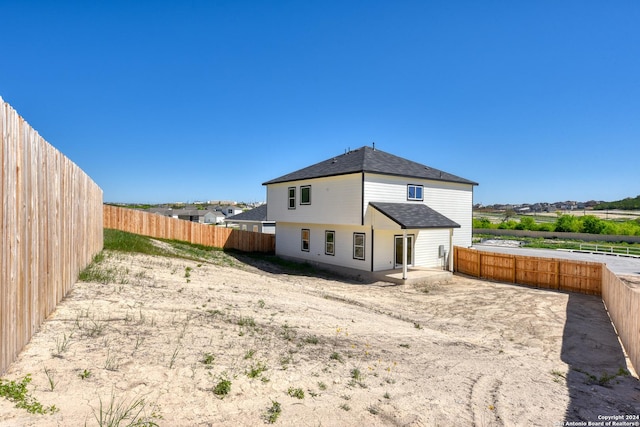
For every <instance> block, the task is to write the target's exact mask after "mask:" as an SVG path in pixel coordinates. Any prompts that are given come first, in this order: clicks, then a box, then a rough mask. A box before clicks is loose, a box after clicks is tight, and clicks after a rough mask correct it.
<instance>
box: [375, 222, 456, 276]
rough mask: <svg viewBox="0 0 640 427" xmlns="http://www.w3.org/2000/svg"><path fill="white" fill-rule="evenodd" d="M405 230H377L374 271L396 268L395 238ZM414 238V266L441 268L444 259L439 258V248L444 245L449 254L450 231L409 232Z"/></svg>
mask: <svg viewBox="0 0 640 427" xmlns="http://www.w3.org/2000/svg"><path fill="white" fill-rule="evenodd" d="M402 234H403V230H401V229H398V228H397V229H395V230H384V229H376V230H375V235H374V245H375V252H374V256H373V260H374V266H373V268H374V271H381V270H391V269H393V268H394V267H395V236H401V235H402ZM407 234H408V235H409V234H412V235H413V236H414V248H413V265H414V266H416V267H426V268H441V267H442V265H443V259H442V258H440V257H439V252H438V250H439V246H440V245H444V247H445V251H446V252H447V256H448V252H449V230H407Z"/></svg>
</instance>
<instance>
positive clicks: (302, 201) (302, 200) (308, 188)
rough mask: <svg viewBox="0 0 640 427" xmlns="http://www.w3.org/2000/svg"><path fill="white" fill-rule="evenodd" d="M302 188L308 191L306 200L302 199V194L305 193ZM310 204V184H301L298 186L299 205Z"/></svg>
mask: <svg viewBox="0 0 640 427" xmlns="http://www.w3.org/2000/svg"><path fill="white" fill-rule="evenodd" d="M304 190H308V193H309V195H308V197H309V200H308V201H306V202H305V201H304V197H303V195H304V193H305V192H304ZM310 204H311V186H310V185H301V186H300V205H310Z"/></svg>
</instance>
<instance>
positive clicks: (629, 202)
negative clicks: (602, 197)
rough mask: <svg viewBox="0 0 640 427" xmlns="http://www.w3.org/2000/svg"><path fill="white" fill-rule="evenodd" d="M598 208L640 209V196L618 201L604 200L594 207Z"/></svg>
mask: <svg viewBox="0 0 640 427" xmlns="http://www.w3.org/2000/svg"><path fill="white" fill-rule="evenodd" d="M593 209H597V210H602V211H603V210H607V209H621V210H640V196H636V197H634V198H631V197H627V198H626V199H622V200H618V201H616V202H602V203H600V204H598V205H596V206H594V207H593Z"/></svg>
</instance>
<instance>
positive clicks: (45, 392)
mask: <svg viewBox="0 0 640 427" xmlns="http://www.w3.org/2000/svg"><path fill="white" fill-rule="evenodd" d="M101 268H103V269H107V270H108V271H109V272H110V273H111V274H112V276H113V277H115V280H113V281H110V283H106V284H105V283H84V282H81V283H77V284H76V285H75V288H74V290H73V291H72V292H71V294H70V295H69V296H68V297H67V298H66V299H65V300H64V301H63V302H62V303H61V304H60V305H59V306H58V309H57V310H56V311H55V313H54V314H53V315H52V316H51V317H50V319H49V320H47V322H45V324H44V325H43V326H42V328H41V330H40V331H39V332H38V333H37V334H36V335H35V336H34V337H33V339H32V341H31V343H30V344H29V345H28V346H27V348H26V349H25V350H24V351H23V352H22V354H21V355H20V357H19V359H18V360H17V361H16V362H15V363H14V364H13V365H11V367H10V369H9V371H8V372H7V373H6V374H5V376H4V378H5V380H15V381H20V380H21V379H22V378H24V377H25V376H26V375H27V374H30V375H31V376H32V379H33V381H32V382H31V384H29V391H30V392H31V394H32V396H33V397H34V398H35V399H37V400H38V401H39V402H40V403H42V405H44V407H45V408H48V407H49V406H50V405H55V408H57V411H56V412H54V413H53V414H44V415H32V414H29V413H28V412H27V411H26V410H24V409H18V408H15V404H14V403H12V402H10V401H8V400H6V399H1V398H0V426H82V425H87V426H95V425H110V424H108V421H112V422H114V421H116V420H117V418H118V417H122V418H124V419H125V421H126V422H125V421H123V422H122V423H121V424H120V425H129V424H130V423H131V424H133V423H136V422H137V423H138V424H135V425H139V426H152V425H159V426H214V425H215V426H217V425H234V426H235V425H244V426H254V425H262V424H264V423H268V422H275V424H276V425H288V426H350V425H353V426H376V425H380V426H381V425H390V426H436V425H440V426H453V425H456V426H467V425H476V426H501V425H504V426H529V425H539V426H556V425H562V422H564V421H580V420H584V421H598V420H599V416H613V415H635V414H638V412H640V411H639V409H638V408H640V383H639V382H638V380H637V379H636V378H634V377H633V376H630V375H628V374H627V371H626V369H628V366H627V365H626V361H625V358H624V354H623V352H622V350H621V348H620V345H619V344H618V341H617V338H616V337H615V334H614V332H613V329H612V327H611V324H610V323H609V321H608V318H607V315H606V313H605V312H604V309H603V305H602V302H601V301H600V300H599V299H598V298H596V297H590V296H582V295H569V294H566V293H558V292H549V291H542V290H536V289H528V288H524V287H519V286H512V285H506V284H499V283H490V282H483V281H479V280H472V279H468V278H463V277H455V279H454V281H453V282H452V283H447V284H437V285H430V286H417V287H408V286H392V285H389V284H386V283H375V284H367V285H363V284H357V283H351V282H345V281H342V280H336V279H335V278H330V277H326V276H323V277H320V276H318V275H309V274H302V273H295V272H292V271H291V270H284V267H279V266H277V265H273V264H269V263H266V262H260V261H255V260H247V259H243V260H240V259H238V258H233V257H230V256H228V255H225V256H224V257H223V259H221V260H216V261H202V262H199V261H191V260H182V259H177V258H165V257H151V256H146V255H129V254H121V253H115V252H107V253H106V259H105V260H104V261H103V262H102V264H101ZM127 411H128V412H127ZM114 425H115V423H114Z"/></svg>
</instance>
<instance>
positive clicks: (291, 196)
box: [289, 187, 296, 209]
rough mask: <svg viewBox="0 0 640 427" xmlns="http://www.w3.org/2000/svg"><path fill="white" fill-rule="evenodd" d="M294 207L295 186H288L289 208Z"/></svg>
mask: <svg viewBox="0 0 640 427" xmlns="http://www.w3.org/2000/svg"><path fill="white" fill-rule="evenodd" d="M295 208H296V187H289V209H295Z"/></svg>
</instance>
